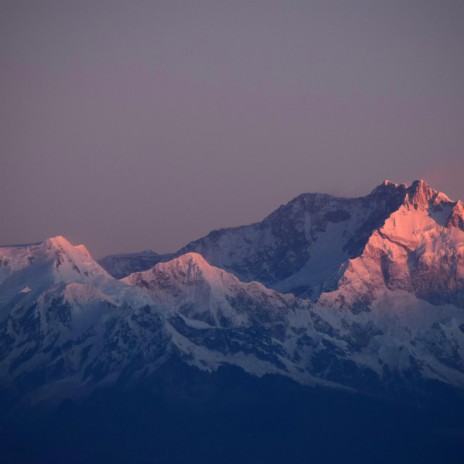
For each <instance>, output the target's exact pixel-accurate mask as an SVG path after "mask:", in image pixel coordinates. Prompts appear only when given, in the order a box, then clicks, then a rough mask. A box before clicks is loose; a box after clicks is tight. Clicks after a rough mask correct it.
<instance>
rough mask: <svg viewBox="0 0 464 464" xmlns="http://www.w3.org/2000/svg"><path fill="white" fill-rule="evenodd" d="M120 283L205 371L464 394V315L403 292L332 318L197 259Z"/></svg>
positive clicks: (187, 258)
mask: <svg viewBox="0 0 464 464" xmlns="http://www.w3.org/2000/svg"><path fill="white" fill-rule="evenodd" d="M124 281H125V282H126V283H128V284H131V285H136V286H138V287H139V288H140V289H141V290H142V291H144V292H145V293H146V294H148V295H150V297H151V298H152V299H153V301H154V303H155V304H156V305H157V306H159V307H160V308H162V311H163V313H164V315H165V317H166V320H167V321H168V322H169V325H170V326H171V329H173V330H171V333H172V336H173V343H174V345H176V346H177V347H178V348H179V350H180V352H182V353H183V356H186V358H185V359H186V362H188V363H191V364H194V365H196V366H197V367H199V368H202V369H214V368H216V367H218V366H219V365H221V364H226V363H228V364H235V365H239V366H240V367H242V368H244V369H245V370H246V371H248V372H250V373H252V374H255V375H260V374H263V373H279V374H281V375H286V376H290V377H292V378H294V379H295V380H297V381H300V382H302V383H309V384H317V383H319V384H321V383H322V384H326V385H338V386H344V387H351V388H356V389H360V390H368V389H369V388H372V389H376V388H377V389H381V388H383V387H385V388H387V389H388V388H390V386H391V382H392V381H393V382H395V383H399V384H401V383H402V382H403V383H408V382H409V383H417V382H420V381H421V379H422V380H423V379H429V380H431V379H434V380H439V381H442V382H445V383H449V384H452V385H456V386H460V387H464V314H463V313H462V310H460V309H458V308H456V307H454V306H451V305H448V306H441V307H435V306H433V305H431V304H429V303H427V302H423V301H421V300H419V299H417V298H416V297H415V296H414V295H412V294H409V293H407V292H405V291H403V292H399V293H396V294H395V295H394V297H392V298H390V299H388V300H383V301H379V304H378V306H377V308H376V311H373V312H370V313H369V312H360V313H355V312H353V311H352V310H351V309H343V308H339V309H337V308H333V309H332V310H330V311H328V310H327V309H326V308H324V307H319V306H312V305H311V304H310V302H309V300H302V299H299V298H296V297H294V296H293V295H288V294H287V295H282V294H279V293H277V292H275V291H272V290H269V289H267V288H266V287H264V286H263V285H261V284H259V283H257V282H251V283H243V282H240V281H239V280H238V279H237V278H236V277H234V276H233V275H231V274H229V273H227V272H225V271H224V270H222V269H219V268H216V267H214V266H211V265H209V264H208V263H207V262H206V261H205V259H204V258H203V257H202V256H201V255H198V254H196V253H188V254H186V255H183V256H181V257H179V258H177V259H174V260H172V261H170V262H167V263H162V264H158V265H156V266H155V267H154V268H153V269H151V270H149V271H145V272H143V273H136V274H133V275H131V276H129V277H127V278H126V279H124ZM205 348H206V349H205ZM406 379H409V380H406ZM381 385H383V387H380V386H381Z"/></svg>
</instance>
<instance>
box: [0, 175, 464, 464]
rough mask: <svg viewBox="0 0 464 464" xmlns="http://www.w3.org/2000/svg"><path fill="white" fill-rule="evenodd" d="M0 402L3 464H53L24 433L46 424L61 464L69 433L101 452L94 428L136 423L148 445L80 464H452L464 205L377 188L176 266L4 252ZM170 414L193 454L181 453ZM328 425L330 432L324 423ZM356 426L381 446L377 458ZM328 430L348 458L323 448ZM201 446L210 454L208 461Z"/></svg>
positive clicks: (302, 212) (462, 353)
mask: <svg viewBox="0 0 464 464" xmlns="http://www.w3.org/2000/svg"><path fill="white" fill-rule="evenodd" d="M0 388H1V395H0V400H1V401H0V407H1V411H3V412H2V414H1V415H0V421H1V422H0V425H1V427H2V430H1V431H0V439H2V440H3V442H4V443H5V445H4V448H0V453H2V452H3V455H4V456H5V459H6V457H8V456H11V462H40V460H41V459H42V460H43V462H54V461H52V460H51V457H50V456H52V455H53V442H52V441H51V440H50V438H49V437H48V435H47V437H48V438H47V437H45V436H44V434H43V433H42V434H39V432H36V433H35V432H34V433H32V432H31V430H35V426H36V422H35V421H36V420H37V421H38V422H37V423H41V424H43V423H44V422H43V421H44V419H43V414H45V413H44V412H43V411H47V414H49V415H48V416H47V417H48V418H49V419H47V420H49V422H46V423H48V426H46V427H44V429H43V430H45V431H47V433H48V432H50V431H51V430H52V431H53V433H54V434H58V435H59V436H62V439H63V440H64V443H65V444H64V445H62V446H61V447H60V450H61V451H60V453H61V454H60V453H58V454H59V456H60V459H61V460H62V461H61V462H63V459H65V460H68V458H69V453H71V452H72V450H73V449H75V446H77V445H76V442H75V441H73V440H77V438H76V437H80V438H79V440H81V439H85V440H90V442H89V443H91V442H92V434H91V433H89V432H88V430H89V427H90V430H94V427H95V424H98V431H95V430H94V431H95V436H98V437H100V438H99V439H101V440H103V441H104V440H105V438H104V436H106V435H105V434H106V433H110V434H111V432H110V431H111V430H113V432H114V434H115V436H116V437H117V440H118V441H120V440H122V441H121V443H123V437H124V436H125V435H127V434H129V435H130V434H131V433H133V432H131V431H130V430H129V429H128V428H127V426H126V423H127V421H132V423H134V424H135V425H134V427H135V430H138V432H137V433H138V437H139V438H140V440H138V439H136V440H135V442H137V443H139V446H140V447H141V449H139V450H138V451H133V450H132V454H130V453H131V451H130V450H127V449H125V448H124V449H121V448H120V447H121V446H123V445H122V444H121V443H120V445H118V446H119V447H118V446H117V447H116V448H114V449H115V450H116V449H117V450H119V453H122V454H120V455H119V456H118V452H115V451H114V452H113V454H111V453H112V452H111V449H112V447H111V446H110V445H109V444H108V443H107V445H105V446H103V445H102V446H103V447H102V448H101V449H102V450H104V451H102V452H103V453H104V456H106V457H104V456H103V455H102V456H103V457H101V459H99V458H98V456H97V455H95V453H93V452H92V449H93V448H92V446H91V445H88V446H85V447H84V448H82V449H85V453H87V454H85V453H84V455H82V454H79V453H77V455H79V456H80V457H79V459H78V460H77V461H76V462H107V461H104V459H107V457H108V456H110V455H111V456H113V458H112V460H113V462H114V460H115V459H116V460H117V459H119V458H121V459H122V461H120V462H130V461H129V460H128V459H129V457H128V456H131V457H132V458H134V459H135V460H133V461H132V462H187V461H186V459H187V458H188V456H187V455H188V452H187V450H190V452H191V453H192V454H191V455H190V456H195V459H198V461H195V462H201V460H200V457H201V456H203V458H204V459H203V462H222V461H223V462H239V461H240V462H261V461H263V460H264V461H265V462H301V460H302V459H306V460H308V459H310V458H311V457H312V458H313V460H315V462H340V458H341V456H343V453H344V452H345V451H347V450H348V451H349V452H351V453H358V456H361V457H360V458H359V459H358V460H357V461H356V462H372V460H375V461H377V462H393V460H394V459H397V461H398V462H408V463H409V462H437V461H436V459H438V458H440V459H442V458H443V459H445V460H443V459H442V462H454V461H452V459H454V458H455V456H462V455H463V454H462V453H463V446H462V440H461V437H462V435H460V434H461V433H463V430H464V413H463V411H464V401H463V399H462V395H463V392H464V208H463V205H462V203H461V202H460V201H453V200H451V199H449V198H448V197H447V196H446V195H445V194H443V193H440V192H438V191H436V190H434V189H432V188H431V187H429V186H428V185H427V184H426V183H425V182H423V181H416V182H414V183H413V184H411V185H410V186H407V185H397V184H393V183H391V182H385V183H383V184H382V185H380V186H379V187H377V188H375V189H374V190H373V191H372V192H371V193H370V194H369V195H367V196H365V197H361V198H336V197H332V196H329V195H324V194H304V195H300V196H299V197H297V198H295V199H294V200H292V201H291V202H289V203H288V204H287V205H284V206H282V207H280V208H279V209H277V210H276V211H275V212H274V213H272V214H271V215H270V216H268V217H267V218H265V219H264V220H263V221H262V222H260V223H256V224H252V225H249V226H243V227H238V228H233V229H222V230H220V231H215V232H212V233H210V234H209V235H208V236H206V237H204V238H201V239H199V240H196V241H194V242H191V243H190V244H188V245H187V246H185V247H184V248H182V249H181V250H179V251H178V252H176V253H173V254H171V255H164V256H162V255H157V254H156V253H154V252H143V253H139V254H133V255H115V256H112V257H108V258H105V259H103V260H101V261H100V263H97V262H96V261H95V260H94V259H93V258H92V257H91V255H90V254H89V252H88V251H87V250H86V248H85V247H84V246H82V245H79V246H73V245H71V244H70V243H69V242H68V241H67V240H66V239H65V238H63V237H54V238H50V239H47V240H45V241H44V242H40V243H35V244H26V245H15V246H10V247H1V248H0ZM277 399H278V400H277ZM296 399H298V401H299V405H300V406H297V403H294V401H296ZM253 405H255V406H253ZM334 405H336V406H334ZM253 408H255V409H253ZM301 408H302V409H301ZM18 411H19V412H20V413H19V415H18V414H17V413H18ZM114 411H119V412H114ZM22 414H23V415H22ZM118 414H120V416H118ZM221 414H224V415H225V416H224V417H226V418H227V419H224V420H222V419H221V420H219V419H218V417H219V416H221ZM379 414H380V415H382V416H383V417H384V418H385V419H384V421H383V422H382V424H380V425H379V424H378V429H379V430H382V432H384V433H385V434H386V436H388V434H389V433H390V434H393V435H392V436H393V438H391V439H392V440H393V442H394V444H395V446H396V447H397V449H400V448H401V446H403V448H404V446H405V445H404V443H403V441H402V440H403V439H407V438H408V439H409V445H408V446H409V448H408V447H407V446H406V448H404V449H409V451H408V452H410V453H411V454H410V455H408V456H409V457H407V456H406V455H404V454H403V455H401V456H402V457H401V459H403V460H401V459H399V458H398V456H399V455H398V454H395V453H394V451H392V449H391V447H390V445H389V442H388V439H387V438H386V437H383V438H379V436H378V435H377V434H376V433H375V432H374V430H373V429H372V425H373V423H375V424H377V423H378V421H379ZM25 417H27V418H28V419H25ZM176 417H177V418H179V420H180V421H181V422H182V425H179V424H178V425H179V427H178V433H179V434H180V435H179V436H180V437H181V438H182V440H184V441H185V443H186V444H185V446H186V448H185V450H186V451H185V453H186V454H185V455H183V454H182V452H181V450H180V449H176V451H175V452H174V451H172V450H171V452H170V451H169V446H168V445H169V444H171V445H172V446H173V447H175V446H174V445H173V440H174V439H173V435H175V430H176V426H175V425H174V422H175V421H174V422H173V420H174V419H173V418H176ZM323 417H326V418H327V419H323ZM21 418H22V419H21ZM89 418H92V421H91V422H92V424H94V425H92V424H91V423H89V420H90V419H89ZM110 418H112V419H110ZM324 420H329V422H328V423H327V424H326V425H325V426H324V425H321V427H322V428H323V430H325V431H324V433H323V432H322V431H321V430H320V429H317V427H316V428H315V425H314V424H315V423H316V424H324V423H325V422H324ZM111 421H113V422H111ZM275 421H277V422H275ZM314 421H316V422H314ZM347 421H348V422H347ZM350 421H358V423H359V427H360V433H361V435H363V434H364V436H368V437H370V439H371V440H373V442H374V443H375V440H377V441H378V440H380V442H378V443H381V445H379V446H380V447H381V448H382V447H384V454H383V456H382V457H379V456H378V455H377V454H376V451H375V450H376V449H377V450H378V449H379V447H378V446H377V448H376V447H375V446H374V445H372V447H369V446H367V447H366V446H365V447H364V448H363V446H362V444H363V443H364V440H361V439H359V441H357V440H356V436H357V435H356V434H355V433H354V432H353V429H352V427H351V425H350ZM330 422H332V425H333V423H334V422H337V426H334V427H335V430H337V433H338V434H342V436H345V438H344V439H346V440H348V439H349V440H351V442H350V443H351V445H346V446H345V448H344V446H343V444H342V445H340V447H339V448H337V449H338V451H337V449H335V448H334V449H331V450H330V452H329V451H327V449H326V447H325V448H324V446H325V445H327V446H328V447H330V445H329V443H330V442H331V441H330V440H329V437H330V436H331V434H330V430H331V428H330V426H329V425H330ZM110 423H113V426H110V425H109V424H110ZM176 423H177V422H176ZM284 423H288V424H289V425H288V427H289V429H285V427H284V428H282V427H283V426H282V425H279V424H284ZM399 423H401V426H398V424H399ZM60 424H66V427H67V428H68V429H69V430H71V431H72V433H71V435H66V432H64V431H63V430H61V428H60ZM187 424H189V425H190V426H191V427H190V428H188V427H187ZM208 424H209V425H210V426H211V427H208ZM234 424H235V425H234ZM342 424H343V425H344V426H343V427H342V426H341V425H342ZM111 427H113V429H112V428H111ZM324 427H326V429H324ZM398 427H399V428H398ZM257 429H259V431H258V430H257ZM295 429H298V430H299V431H298V432H296V431H295ZM300 429H301V430H300ZM19 430H20V431H21V433H23V434H24V436H25V437H26V436H27V437H29V438H28V439H27V440H26V439H24V440H26V442H27V446H26V448H24V449H25V451H24V453H23V454H20V451H18V450H19V449H20V448H21V443H22V442H21V439H20V438H18V436H21V434H20V432H18V431H19ZM213 430H214V431H213ZM241 430H242V431H244V433H245V431H246V433H245V435H243V434H241V432H240V431H241ZM302 430H303V431H302ZM304 430H310V431H311V433H312V435H311V436H312V438H309V437H308V436H307V435H306V434H305V433H304ZM395 430H396V431H397V433H398V435H394V433H395ZM399 430H401V434H402V435H401V434H400V433H399V432H398V431H399ZM411 430H414V432H411ZM50 433H51V432H50ZM344 433H345V434H347V435H343V434H344ZM60 434H61V435H60ZM73 434H74V435H73ZM151 434H153V435H154V436H155V438H154V439H153V440H154V441H153V443H151V444H145V445H142V442H143V443H147V437H148V436H151ZM208 434H210V436H211V437H214V439H213V438H212V440H213V442H214V444H213V445H211V447H210V448H208V449H209V451H201V450H200V448H202V449H203V448H204V444H205V443H206V442H207V441H208V440H207V438H206V437H207V436H208ZM247 434H248V435H247ZM281 434H284V435H285V434H286V435H285V436H286V440H290V441H288V443H291V442H292V440H294V441H293V443H294V452H293V454H292V453H290V454H288V452H286V451H285V450H284V449H283V448H281V447H279V445H278V439H279V435H281ZM400 435H401V437H403V438H401V437H400ZM39 436H40V437H41V438H40V440H42V444H43V450H42V452H39V451H37V450H38V449H39V448H40V446H39V443H38V442H37V440H38V437H39ZM72 437H74V438H72ZM141 437H144V438H143V440H142V438H141ZM247 437H248V438H247ZM250 437H251V438H250ZM253 437H255V439H256V440H257V441H253ZM266 437H267V438H266ZM269 437H272V439H270V438H269ZM431 437H432V438H431ZM358 438H359V437H358ZM18 440H19V441H18ZM34 440H36V441H34ZM221 440H222V442H221ZM234 440H237V441H238V442H239V443H241V447H242V449H245V448H246V446H248V447H251V448H250V449H252V450H253V452H252V454H251V455H246V454H243V455H240V456H239V455H238V454H234V452H233V451H230V453H231V454H230V456H235V457H232V458H231V459H230V460H229V461H227V459H226V460H224V459H222V460H221V456H220V450H221V447H220V446H219V444H218V443H223V444H224V447H225V448H227V449H229V448H233V447H232V443H233V441H234ZM247 440H248V441H249V443H248V445H246V443H247ZM269 440H270V441H269ZM276 440H277V441H276ZM308 440H309V442H311V443H313V449H312V452H313V454H311V449H306V447H305V444H306V443H308ZM311 440H312V441H311ZM0 441H1V440H0ZM148 441H149V440H148ZM271 441H272V442H275V443H274V445H271V444H270V443H271ZM44 443H46V444H44ZM156 443H157V444H158V448H156V446H155V445H154V444H156ZM198 443H203V445H202V446H200V447H199V445H198ZM260 443H261V445H260ZM282 443H284V441H283V442H282ZM424 443H428V445H427V446H425V445H424ZM434 443H435V444H436V446H435V445H434ZM100 444H101V443H100ZM264 445H265V446H267V447H268V450H267V451H263V446H264ZM144 446H145V448H144ZM272 446H274V447H275V449H274V448H273V447H272ZM358 446H359V449H358ZM421 446H422V448H421ZM97 448H98V447H97ZM2 449H3V450H4V451H2ZM272 449H274V451H275V452H272V451H270V450H272ZM382 449H383V448H382ZM324 450H325V451H324ZM344 450H345V451H344ZM362 450H364V452H365V453H367V454H365V453H364V454H363V451H362ZM424 450H426V451H424ZM235 451H236V452H238V451H237V450H235ZM287 451H288V450H287ZM126 452H127V453H129V454H127V453H126ZM202 452H203V453H204V454H203V455H202ZM18 453H19V454H18ZM34 453H35V454H34ZM37 453H38V454H37ZM41 453H42V454H41ZM92 453H93V454H92ZM108 453H109V454H108ZM124 453H126V454H124ZM205 453H206V454H205ZM218 453H219V454H218ZM253 453H254V454H253ZM260 453H261V454H260ZM263 453H264V454H263ZM286 453H287V454H286ZM324 453H329V454H328V455H327V456H329V457H328V458H327V459H326V460H325V461H324V459H323V456H324ZM330 453H332V454H330ZM337 453H339V454H337ZM359 453H361V454H359ZM369 453H371V454H369ZM372 453H373V454H372ZM0 455H1V454H0ZM368 455H369V456H370V457H369V459H368V458H367V457H366V456H368ZM85 456H87V457H88V456H91V458H89V459H90V461H89V460H87V461H85V459H86V457H85ZM124 456H125V457H124ZM173 456H174V457H173ZM330 456H331V457H330ZM416 456H421V459H422V460H421V461H419V460H418V459H417V460H416ZM150 457H152V458H153V459H152V460H151V461H147V459H150ZM432 458H433V459H435V461H432V460H431V459H432ZM108 459H109V458H108ZM144 459H145V461H144ZM318 459H319V460H318ZM330 459H332V460H330ZM398 459H399V460H398ZM446 459H448V461H446ZM456 459H457V458H456ZM264 461H263V462H264ZM5 462H7V461H5ZM108 462H109V461H108ZM353 462H355V461H353ZM456 462H457V461H456Z"/></svg>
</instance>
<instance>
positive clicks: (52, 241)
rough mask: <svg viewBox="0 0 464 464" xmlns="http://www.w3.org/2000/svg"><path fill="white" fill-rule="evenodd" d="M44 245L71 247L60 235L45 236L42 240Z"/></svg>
mask: <svg viewBox="0 0 464 464" xmlns="http://www.w3.org/2000/svg"><path fill="white" fill-rule="evenodd" d="M43 243H44V245H49V246H51V247H63V248H67V247H71V246H72V245H71V243H69V242H68V240H66V239H65V238H64V237H63V236H62V235H56V236H55V237H50V238H47V239H46V240H44V241H43Z"/></svg>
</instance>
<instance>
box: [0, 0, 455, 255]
mask: <svg viewBox="0 0 464 464" xmlns="http://www.w3.org/2000/svg"><path fill="white" fill-rule="evenodd" d="M463 25H464V1H462V0H457V1H447V0H436V1H428V0H411V1H408V0H399V1H396V0H383V1H375V0H366V1H353V0H350V1H345V0H340V1H331V0H322V1H311V0H306V1H291V0H281V1H274V0H263V1H253V0H248V1H244V0H243V1H241V0H233V1H232V0H227V1H226V0H212V1H195V0H188V1H187V0H185V1H175V0H166V1H156V0H151V1H137V0H127V1H117V0H91V1H83V0H79V1H77V0H76V1H71V0H56V1H48V0H41V1H37V0H31V1H22V0H12V1H5V0H0V144H1V145H0V147H1V152H0V217H1V226H0V243H1V244H7V243H19V242H28V241H39V240H42V239H44V238H46V237H48V236H52V235H58V234H60V235H65V236H67V237H68V238H69V239H70V240H71V241H72V242H73V243H82V242H83V243H85V244H86V245H87V246H88V248H89V249H90V251H91V252H92V253H93V254H94V256H96V257H101V256H103V255H106V254H109V253H114V252H125V251H138V250H142V249H149V248H152V249H154V250H156V251H160V252H166V251H173V250H175V249H177V248H179V247H180V246H182V245H184V244H186V243H187V242H188V241H190V240H192V239H195V238H198V237H200V236H202V235H204V234H206V233H207V232H209V231H210V230H212V229H215V228H220V227H228V226H235V225H241V224H246V223H250V222H254V221H256V220H260V219H262V218H263V217H264V216H265V215H267V214H268V213H270V212H271V211H272V210H274V209H275V208H276V207H278V206H279V205H280V204H282V203H286V202H287V201H289V200H290V199H291V198H293V197H294V196H296V195H297V194H299V193H302V192H313V191H322V192H327V193H334V194H337V195H347V196H353V195H363V194H367V193H368V192H369V191H370V190H371V189H372V188H373V187H375V186H376V185H377V184H379V183H380V182H381V181H382V180H384V179H391V180H393V181H397V182H410V181H411V180H413V179H415V178H425V180H427V181H428V182H429V183H431V184H432V185H433V186H435V187H437V188H439V189H441V190H443V191H445V192H446V193H447V194H448V195H450V196H451V197H454V198H460V199H464V183H463V175H464V26H463Z"/></svg>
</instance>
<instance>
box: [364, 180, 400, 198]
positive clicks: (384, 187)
mask: <svg viewBox="0 0 464 464" xmlns="http://www.w3.org/2000/svg"><path fill="white" fill-rule="evenodd" d="M406 189H407V186H406V184H396V183H395V182H392V181H391V180H388V179H385V180H384V181H383V182H382V183H381V184H380V185H378V186H377V187H375V188H374V190H372V192H371V195H377V194H384V193H391V192H400V193H403V192H405V191H406Z"/></svg>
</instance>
